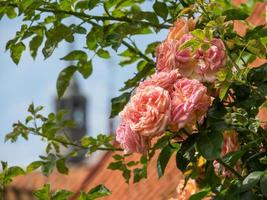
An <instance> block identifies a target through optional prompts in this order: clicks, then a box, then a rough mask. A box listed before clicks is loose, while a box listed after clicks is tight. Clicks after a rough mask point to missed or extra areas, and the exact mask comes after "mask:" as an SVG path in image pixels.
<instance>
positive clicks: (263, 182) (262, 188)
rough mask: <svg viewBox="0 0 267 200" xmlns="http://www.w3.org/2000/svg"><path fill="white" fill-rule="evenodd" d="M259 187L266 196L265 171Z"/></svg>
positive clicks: (266, 181) (266, 178)
mask: <svg viewBox="0 0 267 200" xmlns="http://www.w3.org/2000/svg"><path fill="white" fill-rule="evenodd" d="M260 187H261V192H262V194H263V195H264V196H265V197H267V174H266V173H265V174H264V175H263V177H262V178H261V180H260Z"/></svg>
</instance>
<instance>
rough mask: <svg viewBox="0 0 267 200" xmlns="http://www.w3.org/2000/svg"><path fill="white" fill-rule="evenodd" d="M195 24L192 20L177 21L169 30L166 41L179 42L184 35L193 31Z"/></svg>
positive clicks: (181, 19)
mask: <svg viewBox="0 0 267 200" xmlns="http://www.w3.org/2000/svg"><path fill="white" fill-rule="evenodd" d="M195 26H196V22H195V21H194V20H193V19H189V20H185V19H183V18H180V19H178V20H177V21H176V22H175V24H174V26H173V27H172V28H171V29H170V32H169V34H168V37H167V39H175V40H179V39H180V38H181V37H182V36H183V35H184V34H187V33H189V32H190V31H193V30H194V29H195Z"/></svg>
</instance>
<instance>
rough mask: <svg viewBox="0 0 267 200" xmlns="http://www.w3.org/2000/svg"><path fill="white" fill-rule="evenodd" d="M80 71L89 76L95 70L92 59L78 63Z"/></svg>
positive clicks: (84, 76) (86, 76) (85, 76)
mask: <svg viewBox="0 0 267 200" xmlns="http://www.w3.org/2000/svg"><path fill="white" fill-rule="evenodd" d="M78 71H79V72H80V74H82V76H83V78H85V79H86V78H88V77H89V76H90V75H91V74H92V72H93V65H92V60H89V61H86V62H80V63H79V64H78Z"/></svg>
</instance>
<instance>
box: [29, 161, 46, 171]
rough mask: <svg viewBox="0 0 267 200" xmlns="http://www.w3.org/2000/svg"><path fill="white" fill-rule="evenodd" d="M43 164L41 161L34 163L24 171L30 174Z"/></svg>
mask: <svg viewBox="0 0 267 200" xmlns="http://www.w3.org/2000/svg"><path fill="white" fill-rule="evenodd" d="M43 164H44V162H43V161H34V162H32V163H31V164H29V165H28V166H27V168H26V171H27V172H32V171H34V170H36V169H38V168H39V167H41V166H42V165H43Z"/></svg>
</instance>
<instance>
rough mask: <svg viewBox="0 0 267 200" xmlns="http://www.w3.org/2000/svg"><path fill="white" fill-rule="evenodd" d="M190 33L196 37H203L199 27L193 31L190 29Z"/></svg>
mask: <svg viewBox="0 0 267 200" xmlns="http://www.w3.org/2000/svg"><path fill="white" fill-rule="evenodd" d="M192 35H194V36H195V37H197V38H199V39H201V40H204V39H205V33H204V31H203V30H201V29H195V30H194V31H192Z"/></svg>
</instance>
